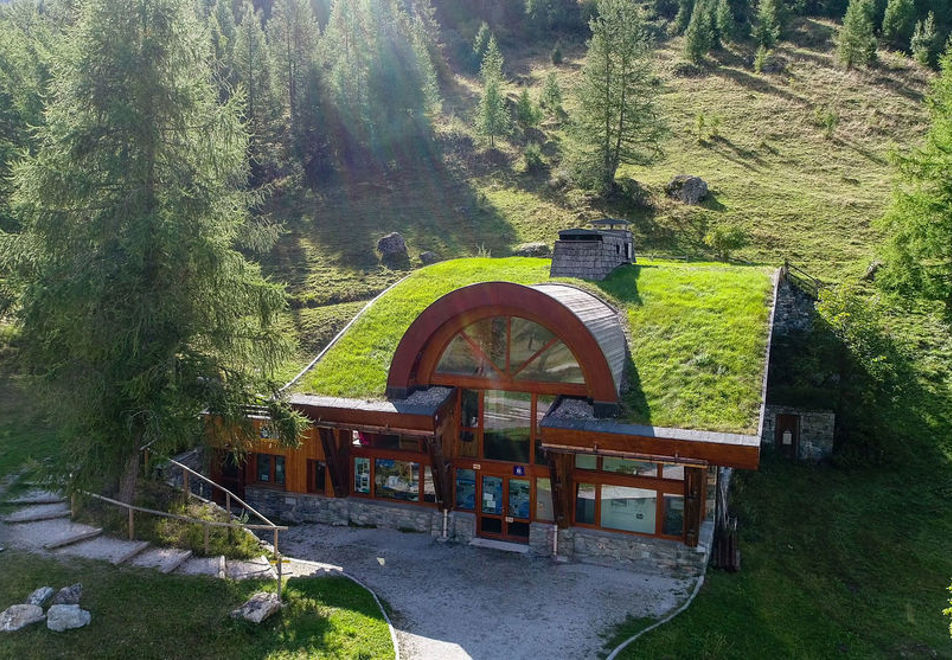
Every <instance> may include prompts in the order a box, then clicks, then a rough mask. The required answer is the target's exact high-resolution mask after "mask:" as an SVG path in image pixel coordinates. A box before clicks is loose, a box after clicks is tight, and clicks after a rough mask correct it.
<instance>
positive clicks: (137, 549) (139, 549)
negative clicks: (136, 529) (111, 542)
mask: <svg viewBox="0 0 952 660" xmlns="http://www.w3.org/2000/svg"><path fill="white" fill-rule="evenodd" d="M150 547H152V544H151V543H149V542H148V541H139V542H138V543H136V544H135V546H133V547H132V548H129V552H127V553H126V554H124V555H123V556H122V557H120V558H119V559H118V560H117V561H115V562H113V563H114V564H116V565H118V564H125V563H126V562H128V561H129V560H131V559H133V558H134V557H136V556H138V555H141V554H142V553H143V552H145V551H146V550H148V549H149V548H150Z"/></svg>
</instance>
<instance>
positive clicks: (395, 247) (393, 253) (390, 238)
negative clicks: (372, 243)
mask: <svg viewBox="0 0 952 660" xmlns="http://www.w3.org/2000/svg"><path fill="white" fill-rule="evenodd" d="M377 250H378V251H379V252H380V255H381V256H382V257H383V258H384V259H385V260H386V259H399V258H401V257H403V258H406V256H407V242H406V241H405V240H403V236H401V235H400V234H399V233H397V232H395V231H392V232H390V233H389V234H387V235H386V236H382V237H380V238H379V239H378V240H377Z"/></svg>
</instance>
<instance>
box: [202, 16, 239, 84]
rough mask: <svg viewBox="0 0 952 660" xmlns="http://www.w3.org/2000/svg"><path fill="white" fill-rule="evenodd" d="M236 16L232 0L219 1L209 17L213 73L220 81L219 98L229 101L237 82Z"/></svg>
mask: <svg viewBox="0 0 952 660" xmlns="http://www.w3.org/2000/svg"><path fill="white" fill-rule="evenodd" d="M236 30H237V28H236V27H235V14H234V12H233V11H232V9H231V0H217V2H215V5H214V6H213V7H212V8H211V13H210V14H209V16H208V31H209V35H210V36H211V41H212V55H213V56H214V60H213V72H214V74H215V78H216V80H217V81H218V88H219V97H220V98H221V99H222V100H223V101H224V100H227V99H228V98H229V97H230V96H231V94H232V91H233V88H234V86H235V84H236V80H235V33H236Z"/></svg>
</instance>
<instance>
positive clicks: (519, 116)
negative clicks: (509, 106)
mask: <svg viewBox="0 0 952 660" xmlns="http://www.w3.org/2000/svg"><path fill="white" fill-rule="evenodd" d="M540 118H541V117H540V116H539V109H538V108H537V107H536V106H535V104H534V103H533V102H532V98H531V97H530V96H529V90H528V89H527V88H525V87H523V88H522V92H521V93H520V94H519V98H518V99H517V100H516V120H517V121H518V122H519V126H520V127H521V128H522V130H525V129H527V128H530V127H532V126H535V125H536V124H538V123H539V119H540Z"/></svg>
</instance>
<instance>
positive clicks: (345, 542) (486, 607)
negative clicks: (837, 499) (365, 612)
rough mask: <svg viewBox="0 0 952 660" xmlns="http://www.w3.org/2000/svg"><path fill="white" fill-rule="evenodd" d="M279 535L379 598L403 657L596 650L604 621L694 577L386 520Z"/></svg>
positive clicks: (650, 611) (675, 593)
mask: <svg viewBox="0 0 952 660" xmlns="http://www.w3.org/2000/svg"><path fill="white" fill-rule="evenodd" d="M281 544H282V547H281V551H282V554H287V555H290V556H293V557H299V558H302V559H308V560H312V561H319V562H326V563H327V564H331V565H336V566H339V567H341V568H342V569H343V570H344V571H346V572H347V573H349V574H350V575H352V576H354V577H356V578H358V579H359V580H361V581H363V582H365V583H366V584H367V586H369V587H370V588H372V589H373V590H374V591H376V592H377V594H378V595H379V596H380V597H381V598H382V599H384V600H385V601H387V602H388V603H389V604H390V606H391V607H392V608H393V624H394V626H395V627H396V628H397V630H398V635H399V637H400V645H401V657H402V658H403V659H410V658H413V659H417V658H434V659H436V658H438V659H440V660H448V659H450V658H470V657H471V658H493V659H496V658H502V657H505V658H508V659H516V658H536V657H539V656H544V657H551V658H590V657H595V656H597V655H598V654H599V652H600V651H602V646H603V644H604V638H603V637H602V635H603V634H605V633H606V632H607V631H608V630H609V629H610V628H611V627H612V626H614V625H617V624H618V623H621V622H622V621H624V620H625V618H626V617H628V616H635V617H643V616H651V617H658V616H660V615H662V614H664V613H665V612H668V611H669V610H671V609H673V608H675V607H677V606H678V605H679V604H680V603H681V602H683V601H684V600H685V599H686V598H687V596H688V593H689V592H690V590H691V588H692V587H693V584H694V581H693V580H684V579H677V578H672V577H667V576H663V575H653V574H652V575H649V574H643V573H635V572H631V571H625V570H619V569H613V568H604V567H601V566H592V565H588V564H571V563H570V564H555V563H553V562H551V561H550V560H548V559H529V558H527V557H525V556H523V555H515V554H511V553H507V552H501V551H497V550H486V549H482V548H474V547H470V546H460V545H452V544H441V543H437V542H436V541H434V540H433V539H432V538H430V537H429V536H427V535H424V534H407V533H401V532H397V531H394V530H387V529H355V528H350V527H331V526H327V525H317V524H311V525H300V526H298V527H294V528H292V529H291V530H289V531H288V532H287V533H285V534H282V536H281Z"/></svg>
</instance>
